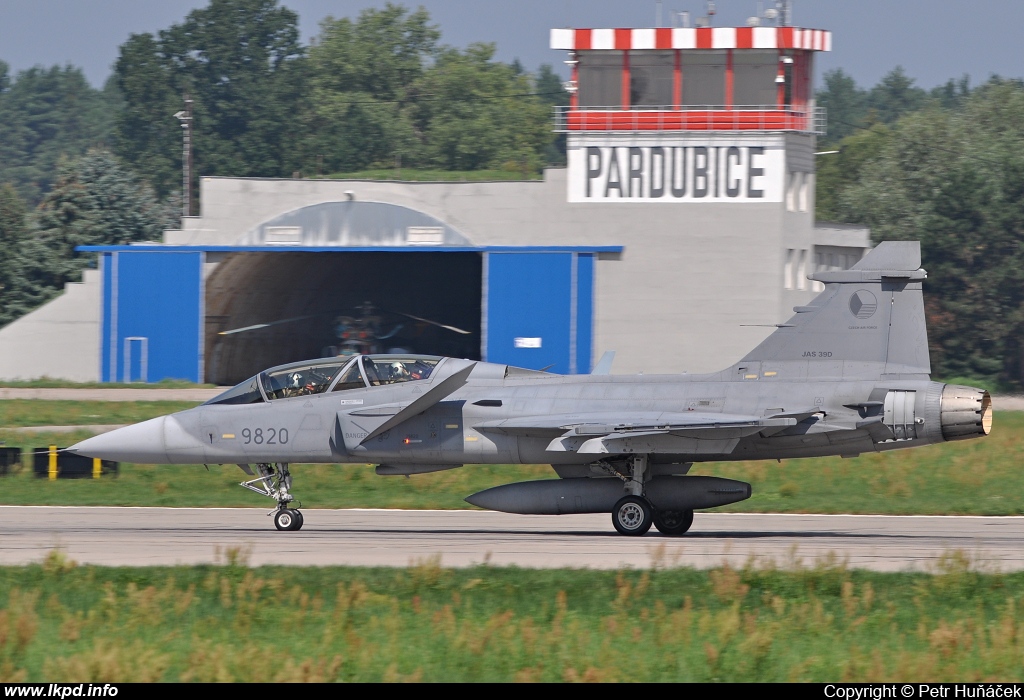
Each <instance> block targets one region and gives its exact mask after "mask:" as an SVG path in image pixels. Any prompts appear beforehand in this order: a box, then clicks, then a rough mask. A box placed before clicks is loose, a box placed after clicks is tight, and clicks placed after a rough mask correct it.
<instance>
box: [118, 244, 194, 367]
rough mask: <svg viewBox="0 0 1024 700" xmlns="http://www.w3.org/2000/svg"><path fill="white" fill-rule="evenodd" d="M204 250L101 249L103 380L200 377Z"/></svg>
mask: <svg viewBox="0 0 1024 700" xmlns="http://www.w3.org/2000/svg"><path fill="white" fill-rule="evenodd" d="M202 263H203V253H201V252H176V253H170V252H168V253H164V252H160V253H152V252H131V251H119V252H112V253H103V255H102V258H101V262H100V264H101V266H102V273H103V328H102V331H101V333H102V337H101V345H102V354H101V364H102V366H101V367H100V376H101V379H102V381H104V382H140V381H141V382H156V381H160V380H161V379H186V380H189V381H193V382H199V381H202V377H201V374H200V373H201V366H202V337H201V335H200V328H201V325H202V318H203V312H202V299H203V294H202V289H203V277H202Z"/></svg>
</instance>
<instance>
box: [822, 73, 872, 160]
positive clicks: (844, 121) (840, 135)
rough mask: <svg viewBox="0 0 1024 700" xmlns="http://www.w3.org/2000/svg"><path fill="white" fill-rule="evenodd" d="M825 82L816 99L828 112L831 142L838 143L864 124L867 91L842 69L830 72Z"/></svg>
mask: <svg viewBox="0 0 1024 700" xmlns="http://www.w3.org/2000/svg"><path fill="white" fill-rule="evenodd" d="M824 83H825V86H824V89H822V90H819V91H818V93H817V101H818V104H819V105H820V106H822V107H824V108H825V110H826V112H827V115H828V142H829V143H837V142H839V141H842V140H843V139H844V138H846V137H847V136H849V135H850V134H852V133H854V132H855V131H856V130H857V129H858V128H859V127H862V126H863V125H864V118H865V115H866V113H867V93H866V92H865V91H864V90H862V89H861V88H859V87H857V83H856V82H855V81H854V79H853V78H852V77H850V76H849V75H847V74H846V73H845V72H844V71H843V69H841V68H836V69H835V70H830V71H827V72H826V73H825V76H824Z"/></svg>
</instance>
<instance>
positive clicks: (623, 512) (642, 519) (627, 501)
mask: <svg viewBox="0 0 1024 700" xmlns="http://www.w3.org/2000/svg"><path fill="white" fill-rule="evenodd" d="M612 525H614V526H615V529H616V530H618V531H619V534H620V535H643V534H645V533H646V532H647V531H648V530H650V529H651V504H650V503H648V502H647V499H645V498H641V497H639V496H623V497H622V498H620V499H619V502H618V503H616V504H615V507H614V508H612Z"/></svg>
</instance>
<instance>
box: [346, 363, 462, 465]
mask: <svg viewBox="0 0 1024 700" xmlns="http://www.w3.org/2000/svg"><path fill="white" fill-rule="evenodd" d="M474 367H476V363H475V362H472V363H470V364H468V365H466V366H465V367H463V368H461V369H459V370H457V371H455V372H453V373H452V374H450V375H449V376H447V377H445V378H444V379H443V380H441V381H439V382H438V383H437V384H434V385H433V386H431V387H430V388H429V389H428V390H427V391H426V392H424V393H422V394H420V393H416V394H410V396H409V398H408V399H407V400H404V401H398V402H392V403H387V404H381V405H377V406H370V407H367V408H357V409H353V410H349V411H339V412H338V419H339V420H342V421H344V424H343V427H344V425H347V424H349V423H351V425H352V426H353V430H345V431H344V432H348V433H353V434H355V435H359V438H360V439H359V442H355V443H351V444H350V442H351V440H350V439H349V438H346V440H345V446H346V448H349V449H352V448H354V447H356V446H357V445H362V444H365V443H367V442H369V441H370V440H372V439H374V438H375V437H377V436H378V435H381V434H382V433H385V432H387V431H388V430H391V429H392V428H394V427H395V426H397V425H400V424H402V423H404V422H405V421H407V420H409V419H410V418H412V417H413V416H415V415H419V414H420V413H423V412H424V411H426V410H427V409H428V408H430V407H431V406H433V405H434V404H436V403H438V402H440V401H442V400H443V399H445V398H446V397H448V396H449V395H451V394H452V393H454V392H455V391H457V390H458V389H460V388H462V386H464V385H465V384H466V381H467V380H468V378H469V375H470V373H472V371H473V368H474ZM402 386H404V387H408V388H409V389H410V391H412V390H417V389H419V388H420V387H417V386H415V383H414V382H410V383H408V384H406V385H402ZM364 433H365V434H364Z"/></svg>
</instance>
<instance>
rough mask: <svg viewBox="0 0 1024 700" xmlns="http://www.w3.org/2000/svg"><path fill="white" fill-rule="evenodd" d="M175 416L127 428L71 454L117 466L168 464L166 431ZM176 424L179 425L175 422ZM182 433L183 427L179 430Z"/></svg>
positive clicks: (87, 442) (84, 443)
mask: <svg viewBox="0 0 1024 700" xmlns="http://www.w3.org/2000/svg"><path fill="white" fill-rule="evenodd" d="M168 421H174V418H173V416H160V417H159V418H153V419H152V420H147V421H143V422H142V423H136V424H135V425H128V426H125V427H124V428H118V429H117V430H112V431H111V432H109V433H104V434H102V435H97V436H95V437H91V438H89V439H87V440H82V441H81V442H79V443H77V444H75V445H72V446H71V447H69V448H68V450H69V451H71V452H74V453H76V454H80V455H83V456H85V457H99V458H100V459H109V460H113V461H115V462H138V463H142V464H168V463H170V460H168V458H167V446H166V440H165V429H166V426H167V423H168ZM174 422H175V423H177V421H174ZM178 430H180V427H179V428H178Z"/></svg>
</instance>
